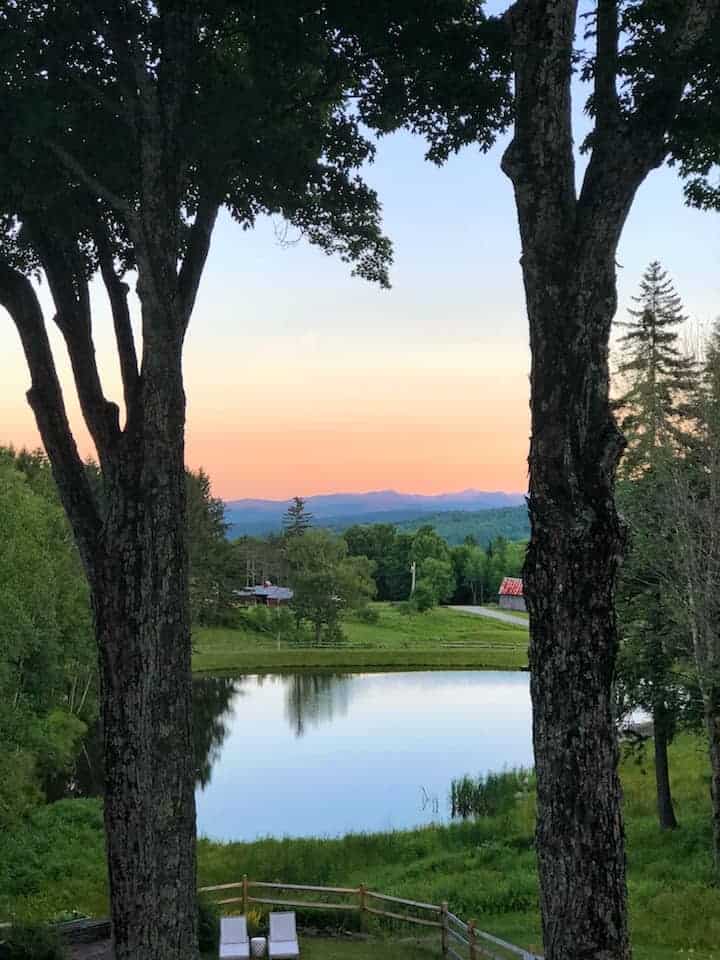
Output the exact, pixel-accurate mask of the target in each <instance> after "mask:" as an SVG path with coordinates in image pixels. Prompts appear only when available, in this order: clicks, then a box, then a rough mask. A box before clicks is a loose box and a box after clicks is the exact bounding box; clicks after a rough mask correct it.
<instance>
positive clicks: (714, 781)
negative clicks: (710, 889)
mask: <svg viewBox="0 0 720 960" xmlns="http://www.w3.org/2000/svg"><path fill="white" fill-rule="evenodd" d="M703 699H704V701H705V726H706V729H707V734H708V745H709V748H710V751H709V752H710V799H711V803H712V845H713V861H714V864H715V875H716V877H717V878H718V880H720V686H718V685H717V684H712V685H711V684H706V686H705V690H704V691H703Z"/></svg>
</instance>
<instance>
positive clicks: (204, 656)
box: [193, 603, 528, 672]
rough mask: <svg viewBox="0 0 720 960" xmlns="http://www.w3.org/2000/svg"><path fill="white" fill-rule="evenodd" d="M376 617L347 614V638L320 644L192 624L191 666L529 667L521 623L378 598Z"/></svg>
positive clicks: (197, 668) (204, 669)
mask: <svg viewBox="0 0 720 960" xmlns="http://www.w3.org/2000/svg"><path fill="white" fill-rule="evenodd" d="M373 607H374V608H375V609H377V611H378V613H379V617H380V618H379V621H378V622H377V623H373V624H368V623H361V622H360V621H359V620H356V619H352V618H350V619H348V620H346V621H345V623H344V624H343V630H344V632H345V635H346V638H347V639H346V642H345V643H343V644H342V645H328V646H326V647H316V646H309V645H301V646H298V645H297V644H293V643H287V642H281V643H278V642H277V641H275V640H274V639H273V638H272V637H271V636H270V635H264V634H259V633H255V632H253V631H250V630H231V629H223V628H201V629H198V630H196V631H195V633H194V635H193V642H194V648H195V653H194V656H193V669H194V670H195V671H198V672H211V671H212V672H217V671H220V670H228V671H230V670H236V671H248V670H254V671H257V670H260V671H262V670H281V669H288V670H291V669H303V668H331V667H341V668H342V669H343V670H352V669H353V668H356V669H373V668H375V669H384V668H395V669H398V668H407V669H413V668H417V669H419V668H423V667H432V668H436V669H449V668H454V667H471V668H474V669H480V668H488V669H493V670H517V669H519V668H521V667H526V666H527V646H528V635H527V631H526V630H524V629H523V628H522V627H514V626H511V625H509V624H504V623H500V622H498V621H494V620H488V619H486V618H483V617H479V616H475V615H473V614H467V613H458V612H457V611H456V610H449V609H447V608H444V607H438V608H436V609H434V610H430V611H428V612H427V613H421V614H413V615H409V614H407V613H404V612H402V610H400V609H398V608H397V607H394V606H392V605H391V604H386V603H378V604H373Z"/></svg>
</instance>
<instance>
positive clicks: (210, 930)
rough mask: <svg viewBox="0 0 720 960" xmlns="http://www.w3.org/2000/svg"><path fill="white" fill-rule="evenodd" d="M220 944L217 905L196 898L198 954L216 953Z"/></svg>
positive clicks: (201, 898)
mask: <svg viewBox="0 0 720 960" xmlns="http://www.w3.org/2000/svg"><path fill="white" fill-rule="evenodd" d="M219 943H220V910H219V908H218V906H217V904H215V903H213V902H212V901H211V900H207V899H205V898H204V897H199V898H198V947H199V948H200V953H217V949H218V944H219Z"/></svg>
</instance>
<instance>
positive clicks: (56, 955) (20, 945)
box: [0, 924, 68, 960]
mask: <svg viewBox="0 0 720 960" xmlns="http://www.w3.org/2000/svg"><path fill="white" fill-rule="evenodd" d="M67 956H68V953H67V950H66V949H65V946H64V945H63V942H62V940H61V938H60V934H59V933H58V932H57V930H53V929H51V928H50V927H48V926H41V925H40V924H13V926H11V927H10V930H9V932H8V933H7V934H6V935H5V936H4V939H3V940H2V941H0V957H1V958H2V960H67Z"/></svg>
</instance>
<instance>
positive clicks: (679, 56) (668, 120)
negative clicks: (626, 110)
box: [577, 0, 720, 256]
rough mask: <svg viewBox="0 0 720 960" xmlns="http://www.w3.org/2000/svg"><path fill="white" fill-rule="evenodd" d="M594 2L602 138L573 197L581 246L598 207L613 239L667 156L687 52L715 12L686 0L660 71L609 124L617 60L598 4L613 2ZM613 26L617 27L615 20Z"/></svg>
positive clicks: (701, 1) (713, 3) (594, 234)
mask: <svg viewBox="0 0 720 960" xmlns="http://www.w3.org/2000/svg"><path fill="white" fill-rule="evenodd" d="M599 4H600V6H599V7H598V64H597V68H596V85H597V84H600V89H602V90H603V91H604V95H603V98H601V101H602V102H601V103H598V105H597V110H598V117H597V123H598V132H599V133H601V136H600V137H599V138H598V139H597V141H596V142H595V143H594V145H593V149H592V154H591V156H590V162H589V163H588V166H587V169H586V171H585V176H584V178H583V184H582V190H581V192H580V199H579V201H578V221H577V222H578V228H577V239H578V242H580V243H583V244H584V243H589V244H593V243H595V242H597V241H598V240H599V239H600V238H599V235H598V230H597V223H598V222H599V218H598V217H597V216H596V214H597V211H598V209H599V208H601V207H602V208H603V209H604V211H605V212H606V213H607V211H608V208H609V207H613V208H614V216H613V218H612V219H611V218H608V217H604V218H602V220H603V221H604V222H605V223H606V224H610V223H613V224H614V225H613V234H614V239H615V242H617V239H618V238H619V235H620V231H621V230H622V227H623V225H624V222H625V218H626V216H627V213H628V211H629V209H630V205H631V203H632V200H633V198H634V196H635V192H636V190H637V188H638V187H639V185H640V184H641V183H642V182H643V180H644V179H645V177H646V176H647V175H648V174H649V173H650V171H651V170H654V169H655V168H656V167H659V166H660V165H661V164H662V163H663V161H664V159H665V157H666V156H667V152H668V146H667V134H668V130H669V128H670V126H671V124H672V122H673V119H674V117H675V115H676V114H677V111H678V108H679V106H680V101H681V100H682V96H683V92H684V90H685V87H686V85H687V83H688V80H689V78H690V75H691V71H692V51H693V49H694V48H695V46H696V45H697V44H698V43H700V42H701V41H702V40H703V38H704V36H705V34H706V33H707V31H708V30H709V29H710V27H711V25H712V23H713V19H714V18H715V17H716V16H717V14H718V11H719V10H720V0H686V3H685V10H686V13H685V16H684V17H682V18H681V26H680V27H678V29H677V30H676V31H674V34H673V35H670V36H668V39H667V45H668V49H669V50H670V51H672V52H671V54H670V55H669V56H668V57H666V58H665V59H664V60H663V70H662V73H660V72H659V73H658V74H657V76H656V77H655V80H654V81H653V82H652V84H651V85H650V86H649V88H648V89H647V90H646V91H645V93H644V96H643V98H642V100H641V102H640V103H639V105H638V107H637V109H636V110H635V112H634V114H633V115H632V116H631V117H629V118H627V119H623V120H622V122H615V123H614V124H613V128H611V126H610V124H609V122H608V121H610V120H611V119H612V115H611V112H607V113H606V111H608V110H609V108H611V104H610V102H609V101H607V99H606V98H607V96H608V93H609V87H610V84H611V83H612V85H613V87H614V86H615V79H614V78H611V76H610V73H611V64H612V63H613V61H614V62H615V64H617V51H616V52H615V54H613V52H612V45H613V43H614V44H617V39H616V38H615V39H613V26H612V23H611V19H612V11H610V10H609V9H602V10H601V7H605V6H607V7H609V6H610V5H613V6H617V4H616V2H615V0H605V2H604V3H603V2H602V0H599ZM601 13H602V18H601ZM615 17H617V11H615ZM601 21H602V22H601ZM601 26H602V37H601ZM614 29H615V31H616V30H617V22H616V25H615V28H614ZM601 44H602V52H603V57H602V59H603V62H602V63H601V62H600V51H601ZM614 69H615V70H617V66H615V68H614ZM598 72H599V75H598ZM596 89H597V86H596ZM615 96H616V95H615ZM601 107H602V113H600V110H601ZM600 242H604V241H602V240H600ZM590 256H592V254H590Z"/></svg>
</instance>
